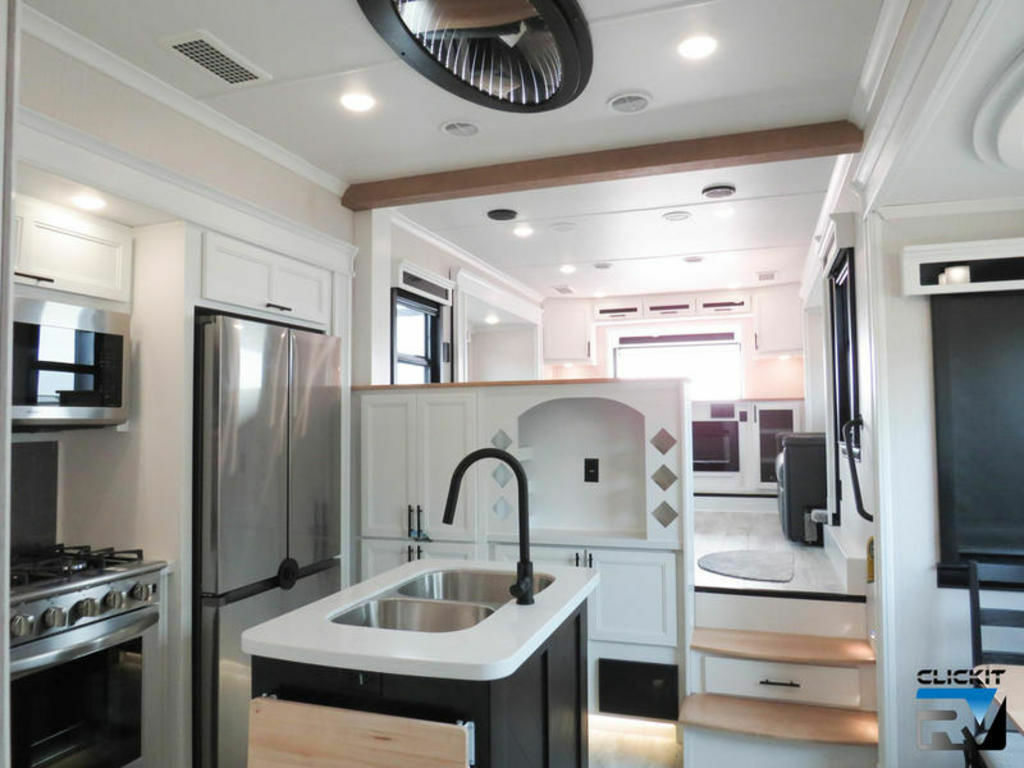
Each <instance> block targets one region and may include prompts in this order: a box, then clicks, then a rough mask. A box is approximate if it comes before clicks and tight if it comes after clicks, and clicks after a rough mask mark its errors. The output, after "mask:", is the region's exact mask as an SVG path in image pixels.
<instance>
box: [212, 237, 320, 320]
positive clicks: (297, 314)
mask: <svg viewBox="0 0 1024 768" xmlns="http://www.w3.org/2000/svg"><path fill="white" fill-rule="evenodd" d="M202 295H203V298H205V299H210V300H212V301H219V302H224V303H226V304H234V305H236V306H240V307H245V308H247V309H254V310H257V311H259V312H262V313H271V314H276V315H280V316H282V317H285V318H289V319H297V320H307V321H310V322H315V323H320V324H324V325H326V324H327V323H328V322H329V320H330V315H331V273H330V272H329V271H328V270H326V269H321V268H320V267H315V266H313V265H311V264H305V263H303V262H301V261H297V260H295V259H291V258H289V257H287V256H282V255H280V254H277V253H273V252H272V251H268V250H265V249H263V248H258V247H256V246H254V245H250V244H248V243H244V242H242V241H240V240H235V239H233V238H230V237H224V236H223V235H218V234H216V233H214V232H207V233H205V234H204V236H203V276H202Z"/></svg>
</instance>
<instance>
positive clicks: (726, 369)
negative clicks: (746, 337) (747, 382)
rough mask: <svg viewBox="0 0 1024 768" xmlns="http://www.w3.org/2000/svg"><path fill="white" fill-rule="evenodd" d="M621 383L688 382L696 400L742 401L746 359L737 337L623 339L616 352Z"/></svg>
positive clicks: (701, 335) (695, 335) (702, 335)
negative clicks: (675, 380) (637, 381)
mask: <svg viewBox="0 0 1024 768" xmlns="http://www.w3.org/2000/svg"><path fill="white" fill-rule="evenodd" d="M615 375H616V377H618V378H620V379H657V378H687V379H689V380H690V392H691V395H692V397H693V398H694V399H696V400H739V399H740V397H742V390H743V358H742V355H741V354H740V345H739V342H738V341H736V334H735V333H733V332H731V331H729V332H724V333H689V334H677V335H671V336H624V337H622V338H620V339H619V345H618V346H617V347H616V348H615Z"/></svg>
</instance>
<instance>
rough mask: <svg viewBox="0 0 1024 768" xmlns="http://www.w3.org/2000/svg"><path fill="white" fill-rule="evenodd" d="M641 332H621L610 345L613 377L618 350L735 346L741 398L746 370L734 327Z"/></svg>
mask: <svg viewBox="0 0 1024 768" xmlns="http://www.w3.org/2000/svg"><path fill="white" fill-rule="evenodd" d="M641 334H642V332H635V333H630V334H629V335H627V334H626V333H623V334H621V335H620V336H619V337H618V339H616V342H615V344H614V345H613V346H612V355H611V357H612V375H613V377H614V378H616V379H617V378H619V350H622V349H657V348H673V347H684V348H686V347H717V346H735V347H736V348H737V351H738V353H739V357H740V371H739V381H738V387H739V396H738V397H737V399H740V398H742V396H743V393H744V392H745V391H746V380H745V374H746V371H745V369H744V365H743V342H742V339H741V334H740V332H739V331H738V330H736V329H728V330H726V329H722V330H717V329H716V330H711V329H707V330H700V331H692V332H690V333H667V334H661V335H656V334H651V335H641Z"/></svg>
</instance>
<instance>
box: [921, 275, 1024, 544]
mask: <svg viewBox="0 0 1024 768" xmlns="http://www.w3.org/2000/svg"><path fill="white" fill-rule="evenodd" d="M931 310H932V345H933V353H934V372H935V429H936V447H937V459H938V475H939V519H940V539H941V542H940V543H941V549H942V562H943V563H944V564H956V563H960V562H963V561H966V560H970V559H975V558H978V559H984V558H986V557H992V556H997V557H998V556H1008V555H1024V495H1022V493H1021V491H1022V485H1021V484H1022V481H1024V292H1006V293H956V294H946V295H936V296H933V297H932V306H931Z"/></svg>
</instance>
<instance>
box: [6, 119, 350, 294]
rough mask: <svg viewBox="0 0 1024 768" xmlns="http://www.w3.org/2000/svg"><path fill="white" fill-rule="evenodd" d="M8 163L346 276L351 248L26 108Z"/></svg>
mask: <svg viewBox="0 0 1024 768" xmlns="http://www.w3.org/2000/svg"><path fill="white" fill-rule="evenodd" d="M17 122H18V141H17V144H16V146H15V153H16V157H17V159H18V160H19V161H24V162H27V163H29V164H30V165H33V166H36V167H37V168H41V169H43V170H46V171H50V172H51V173H55V174H58V175H60V176H64V177H66V178H69V179H74V180H75V181H80V182H82V183H83V184H88V185H90V186H94V187H96V188H97V189H103V190H105V191H107V192H109V193H111V194H114V195H117V196H119V197H124V198H125V199H127V200H131V201H133V202H136V203H139V204H141V205H145V206H148V207H150V208H153V209H155V210H158V211H163V212H165V213H167V214H168V215H169V216H171V217H174V218H180V219H183V220H185V221H191V222H193V223H195V224H198V225H199V226H201V227H204V228H207V229H211V230H214V231H218V232H223V233H224V234H228V235H231V236H233V237H237V238H239V239H242V240H246V241H249V242H251V243H253V244H254V245H259V246H261V247H264V248H269V249H270V250H275V251H278V252H280V253H283V254H285V255H288V256H291V257H293V258H298V259H300V260H302V261H307V262H310V263H313V264H318V265H319V266H323V267H326V268H328V269H331V270H334V271H337V272H341V273H343V274H348V275H351V274H353V267H354V259H355V256H356V253H357V251H358V249H357V248H356V246H354V245H353V244H352V243H349V242H347V241H345V240H341V239H339V238H336V237H332V236H331V235H329V234H327V233H325V232H321V231H319V230H316V229H313V228H311V227H309V226H307V225H305V224H302V223H300V222H297V221H295V220H293V219H290V218H287V217H285V216H281V215H279V214H276V213H273V212H271V211H268V210H266V209H264V208H261V207H259V206H257V205H255V204H253V203H250V202H249V201H247V200H243V199H241V198H238V197H234V196H232V195H228V194H225V193H224V192H221V191H220V190H217V189H214V188H213V187H210V186H208V185H206V184H203V183H201V182H198V181H196V180H194V179H192V178H190V177H188V176H184V175H182V174H179V173H177V172H175V171H172V170H170V169H168V168H165V167H164V166H162V165H158V164H156V163H153V162H151V161H149V160H144V159H142V158H140V157H137V156H136V155H132V154H129V153H128V152H125V151H124V150H121V149H118V148H117V147H114V146H111V145H109V144H106V143H104V142H102V141H99V140H98V139H96V138H94V137H93V136H91V135H89V134H87V133H85V132H83V131H79V130H78V129H77V128H73V127H71V126H69V125H67V124H65V123H62V122H60V121H57V120H54V119H53V118H50V117H47V116H46V115H42V114H40V113H38V112H35V111H33V110H30V109H28V108H26V107H19V108H18V109H17Z"/></svg>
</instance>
